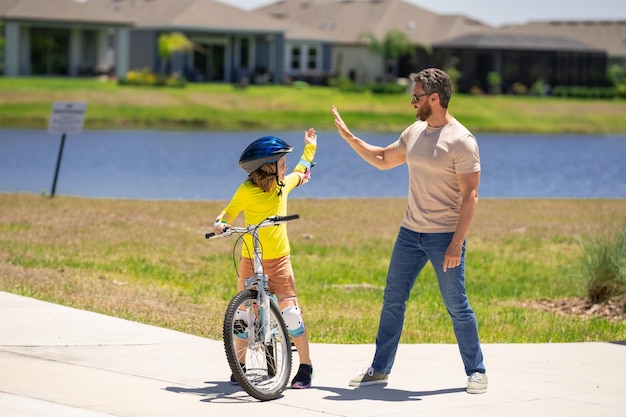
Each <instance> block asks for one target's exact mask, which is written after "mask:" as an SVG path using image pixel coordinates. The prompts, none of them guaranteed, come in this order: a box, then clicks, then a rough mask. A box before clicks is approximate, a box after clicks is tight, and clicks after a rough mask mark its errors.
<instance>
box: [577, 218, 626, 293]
mask: <svg viewBox="0 0 626 417" xmlns="http://www.w3.org/2000/svg"><path fill="white" fill-rule="evenodd" d="M581 249H582V256H581V272H582V274H583V278H584V279H586V280H587V292H588V295H589V298H590V300H591V301H592V302H593V303H599V302H603V301H607V300H609V299H610V298H613V297H623V296H624V295H626V256H625V254H626V225H624V226H622V228H621V230H617V231H615V230H613V231H607V232H603V233H600V234H598V235H596V236H590V237H587V238H586V239H585V240H583V241H581Z"/></svg>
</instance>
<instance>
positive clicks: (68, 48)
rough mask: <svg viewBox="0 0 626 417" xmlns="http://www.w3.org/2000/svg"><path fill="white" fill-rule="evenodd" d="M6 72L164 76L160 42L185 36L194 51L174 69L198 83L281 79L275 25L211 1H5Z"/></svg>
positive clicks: (1, 12) (1, 13)
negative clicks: (146, 72)
mask: <svg viewBox="0 0 626 417" xmlns="http://www.w3.org/2000/svg"><path fill="white" fill-rule="evenodd" d="M0 20H3V21H4V26H5V40H6V47H5V65H4V74H5V75H8V76H19V75H65V76H79V75H88V74H99V73H114V74H115V75H116V76H118V77H122V76H124V75H125V74H126V73H127V72H128V71H129V70H131V69H142V68H149V69H151V70H153V71H155V72H156V71H158V70H159V69H160V68H162V65H163V63H162V62H161V61H160V59H161V58H160V57H159V56H158V37H159V35H160V34H162V33H166V32H174V31H180V32H183V33H184V34H185V35H186V36H187V37H188V38H189V39H190V40H191V41H192V42H193V44H194V46H195V48H194V50H193V52H191V53H188V54H186V55H184V56H180V57H177V58H178V59H176V60H174V62H173V63H172V68H170V69H171V70H173V71H179V72H181V73H183V74H184V75H185V76H186V77H187V78H189V79H191V80H194V81H214V82H222V81H224V82H239V81H242V80H244V79H246V80H248V79H250V78H254V77H255V76H256V77H257V79H256V81H257V82H260V81H261V79H264V80H266V81H269V80H270V78H273V80H274V81H276V80H278V81H280V80H281V78H282V69H283V66H284V65H283V59H284V54H283V48H284V46H283V32H284V29H283V28H281V27H280V25H278V24H277V22H276V21H274V20H271V19H269V18H266V17H264V16H261V15H258V14H255V13H252V12H248V11H244V10H240V9H238V8H236V7H232V6H228V5H226V4H224V3H220V2H218V1H212V0H176V1H170V0H45V1H41V0H3V1H2V3H0Z"/></svg>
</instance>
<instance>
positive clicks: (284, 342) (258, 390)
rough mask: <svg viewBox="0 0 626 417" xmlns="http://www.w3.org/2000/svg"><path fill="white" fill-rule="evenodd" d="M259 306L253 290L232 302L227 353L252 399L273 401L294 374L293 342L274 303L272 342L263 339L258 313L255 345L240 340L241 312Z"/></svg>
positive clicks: (227, 324)
mask: <svg viewBox="0 0 626 417" xmlns="http://www.w3.org/2000/svg"><path fill="white" fill-rule="evenodd" d="M257 304H258V303H257V291H256V290H252V289H247V290H243V291H241V292H239V293H238V294H237V295H235V297H233V299H232V300H231V301H230V303H229V304H228V307H227V308H226V313H225V314H224V330H223V338H224V351H225V352H226V358H227V359H228V365H229V366H230V370H231V371H232V373H233V376H234V377H235V379H236V380H237V382H238V383H239V385H240V386H241V387H242V388H243V389H244V390H245V391H246V392H247V393H248V394H249V395H250V396H252V397H254V398H256V399H258V400H261V401H269V400H274V399H276V398H278V397H280V396H281V394H282V392H283V391H284V389H285V388H286V386H287V382H288V380H289V376H290V375H291V366H292V358H291V352H292V351H291V340H290V338H289V333H287V326H286V325H285V322H284V321H283V318H282V316H281V314H280V311H279V310H278V306H276V304H275V303H273V302H270V328H271V329H272V337H271V338H270V343H269V344H265V342H264V340H263V339H264V338H263V336H262V334H261V332H262V326H261V324H260V320H259V314H258V313H255V316H256V320H255V325H254V326H253V327H254V329H255V335H254V341H253V343H252V344H250V343H248V340H247V339H242V338H241V337H240V336H242V335H243V334H242V333H241V326H240V324H238V323H236V321H237V320H236V319H235V314H236V312H237V310H240V309H242V308H245V310H246V311H248V312H250V311H255V312H256V311H258V308H259V306H258V305H257ZM248 328H249V327H248ZM237 334H240V336H237ZM246 336H247V335H246ZM244 358H245V359H244ZM241 360H244V363H245V367H242V366H241V364H240V361H241Z"/></svg>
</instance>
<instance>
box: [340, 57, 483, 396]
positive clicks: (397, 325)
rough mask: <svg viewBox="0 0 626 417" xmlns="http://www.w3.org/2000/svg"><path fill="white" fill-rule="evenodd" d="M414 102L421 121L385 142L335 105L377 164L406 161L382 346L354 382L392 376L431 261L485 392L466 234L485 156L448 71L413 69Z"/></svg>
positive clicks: (471, 378) (343, 131)
mask: <svg viewBox="0 0 626 417" xmlns="http://www.w3.org/2000/svg"><path fill="white" fill-rule="evenodd" d="M413 81H414V87H413V97H412V100H411V105H412V106H413V108H415V109H416V110H417V115H416V117H417V121H416V122H415V123H413V124H412V125H410V126H409V127H408V128H406V129H405V130H404V132H402V134H401V135H400V138H399V139H398V140H397V141H395V142H394V143H392V144H390V145H388V146H387V147H385V148H382V147H379V146H372V145H370V144H368V143H367V142H365V141H363V140H362V139H360V138H358V137H356V136H355V135H354V134H353V133H352V132H351V131H350V130H349V129H348V127H347V125H346V123H345V122H344V121H343V120H342V118H341V116H340V114H339V111H338V110H337V109H336V108H335V107H334V106H333V107H332V109H331V111H332V114H333V115H334V117H335V126H337V130H338V132H339V134H340V135H341V137H342V138H343V139H344V140H345V141H346V142H347V143H348V144H349V145H350V146H351V147H352V149H354V150H355V151H356V153H358V154H359V155H360V156H361V158H363V159H364V160H365V161H367V162H369V163H370V164H371V165H373V166H375V167H376V168H378V169H381V170H382V169H391V168H395V167H397V166H399V165H401V164H405V163H406V164H407V166H408V172H409V198H408V206H407V209H406V213H405V216H404V220H403V221H402V225H401V227H400V231H399V232H398V237H397V239H396V242H395V245H394V249H393V253H392V255H391V260H390V264H389V270H388V272H387V282H386V286H385V291H384V297H383V308H382V310H381V313H380V322H379V326H378V334H377V336H376V352H375V354H374V359H373V361H372V364H371V366H370V367H369V368H368V369H367V371H366V372H365V373H363V374H361V375H359V376H357V377H355V378H353V379H352V380H350V386H354V387H362V386H367V385H373V384H386V383H387V379H388V376H389V373H390V372H391V368H392V366H393V362H394V359H395V356H396V352H397V350H398V343H399V341H400V336H401V334H402V326H403V324H404V314H405V309H406V301H407V300H408V298H409V295H410V291H411V289H412V288H413V285H414V283H415V280H416V278H417V276H418V274H419V273H420V271H421V270H422V268H423V267H424V266H425V265H426V263H427V262H428V261H430V262H431V264H432V265H433V267H434V269H435V272H436V274H437V280H438V282H439V289H440V291H441V296H442V298H443V301H444V304H445V306H446V309H447V311H448V313H449V314H450V317H451V319H452V325H453V329H454V334H455V336H456V339H457V343H458V345H459V350H460V353H461V358H462V360H463V364H464V366H465V373H466V375H467V377H468V380H467V392H468V393H471V394H481V393H484V392H487V375H486V373H485V365H484V364H483V354H482V349H481V346H480V339H479V336H478V325H477V321H476V316H475V314H474V311H473V310H472V308H471V307H470V304H469V301H468V299H467V296H466V293H465V237H466V235H467V233H468V230H469V228H470V224H471V222H472V218H473V216H474V211H475V209H476V205H477V202H478V185H479V182H480V157H479V152H478V144H477V143H476V139H475V137H474V136H473V135H472V134H471V132H470V131H469V130H467V129H466V128H465V127H464V126H463V125H462V124H461V123H460V122H458V121H457V120H456V119H455V118H454V117H453V116H452V115H451V114H450V113H448V104H449V102H450V97H451V95H452V84H451V81H450V77H449V76H448V74H446V73H445V72H444V71H442V70H439V69H436V68H429V69H425V70H423V71H421V72H419V73H418V74H416V75H415V77H414V79H413Z"/></svg>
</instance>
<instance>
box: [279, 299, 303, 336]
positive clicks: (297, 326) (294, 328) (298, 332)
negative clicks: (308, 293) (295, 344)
mask: <svg viewBox="0 0 626 417" xmlns="http://www.w3.org/2000/svg"><path fill="white" fill-rule="evenodd" d="M280 314H281V315H282V316H283V320H284V321H285V324H286V325H287V330H288V331H289V334H290V335H292V336H293V337H298V336H302V334H303V333H304V321H302V311H301V310H300V309H299V308H298V307H296V306H289V307H287V308H286V309H284V310H283V311H281V312H280Z"/></svg>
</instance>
